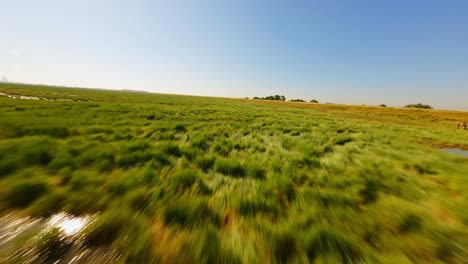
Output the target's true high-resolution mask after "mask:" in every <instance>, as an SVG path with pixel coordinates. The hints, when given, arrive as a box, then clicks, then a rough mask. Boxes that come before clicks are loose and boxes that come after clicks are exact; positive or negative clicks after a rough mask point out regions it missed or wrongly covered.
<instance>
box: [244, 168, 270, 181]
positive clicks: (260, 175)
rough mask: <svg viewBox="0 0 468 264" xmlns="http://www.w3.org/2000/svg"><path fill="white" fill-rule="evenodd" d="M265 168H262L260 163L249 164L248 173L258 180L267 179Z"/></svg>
mask: <svg viewBox="0 0 468 264" xmlns="http://www.w3.org/2000/svg"><path fill="white" fill-rule="evenodd" d="M265 174H266V172H265V170H264V169H262V168H260V167H259V166H258V165H255V164H250V165H248V166H247V175H248V176H249V177H251V178H254V179H257V180H264V179H265Z"/></svg>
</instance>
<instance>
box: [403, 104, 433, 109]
mask: <svg viewBox="0 0 468 264" xmlns="http://www.w3.org/2000/svg"><path fill="white" fill-rule="evenodd" d="M405 107H406V108H420V109H433V108H432V106H430V105H425V104H421V103H418V104H409V105H406V106H405Z"/></svg>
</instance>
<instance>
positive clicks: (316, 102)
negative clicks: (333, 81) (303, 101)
mask: <svg viewBox="0 0 468 264" xmlns="http://www.w3.org/2000/svg"><path fill="white" fill-rule="evenodd" d="M310 102H311V103H314V104H318V103H319V101H317V100H315V99H312V100H310Z"/></svg>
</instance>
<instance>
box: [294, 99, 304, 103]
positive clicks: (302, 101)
mask: <svg viewBox="0 0 468 264" xmlns="http://www.w3.org/2000/svg"><path fill="white" fill-rule="evenodd" d="M291 102H300V103H305V101H304V100H302V99H292V100H291Z"/></svg>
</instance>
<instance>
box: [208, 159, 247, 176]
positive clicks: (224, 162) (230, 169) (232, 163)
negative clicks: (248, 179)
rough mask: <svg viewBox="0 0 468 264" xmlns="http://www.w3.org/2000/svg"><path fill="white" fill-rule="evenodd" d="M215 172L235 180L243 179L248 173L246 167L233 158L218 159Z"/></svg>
mask: <svg viewBox="0 0 468 264" xmlns="http://www.w3.org/2000/svg"><path fill="white" fill-rule="evenodd" d="M215 170H216V172H219V173H221V174H224V175H227V176H231V177H235V178H243V177H245V175H246V173H247V171H246V168H245V166H244V165H242V164H241V163H240V162H238V161H236V160H234V159H232V158H231V159H217V160H216V163H215Z"/></svg>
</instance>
